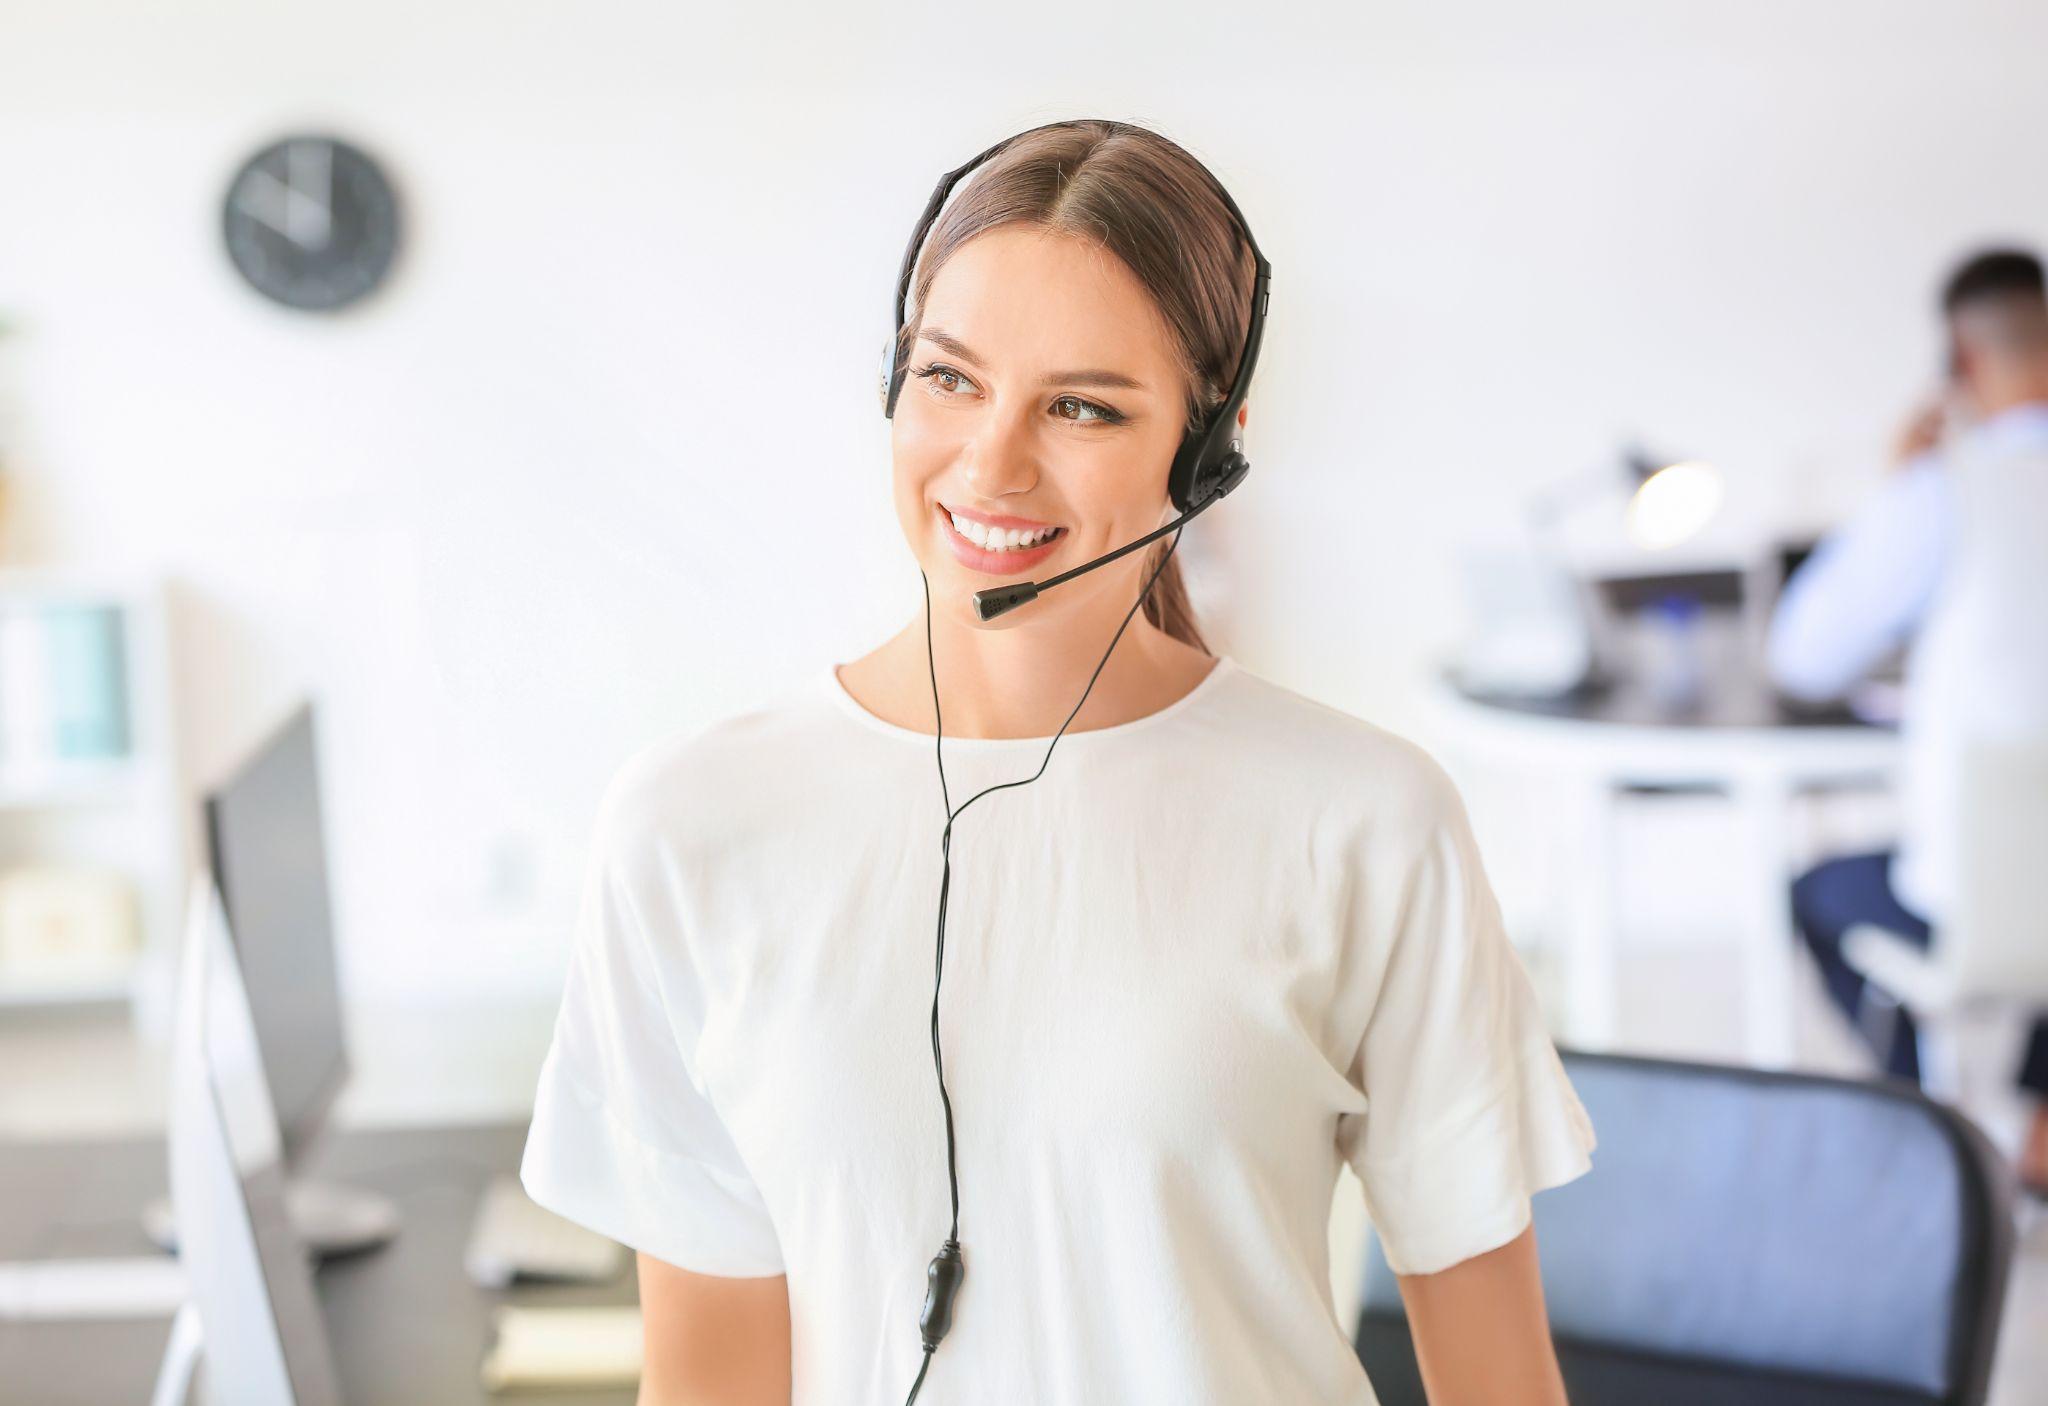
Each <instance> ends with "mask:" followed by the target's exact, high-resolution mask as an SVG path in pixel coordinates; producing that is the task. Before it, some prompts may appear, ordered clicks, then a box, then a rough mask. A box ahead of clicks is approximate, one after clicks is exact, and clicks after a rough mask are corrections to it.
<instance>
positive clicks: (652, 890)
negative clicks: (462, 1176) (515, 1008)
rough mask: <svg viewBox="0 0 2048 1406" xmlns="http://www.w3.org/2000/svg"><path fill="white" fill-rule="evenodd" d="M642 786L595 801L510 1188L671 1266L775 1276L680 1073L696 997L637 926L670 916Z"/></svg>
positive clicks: (665, 938)
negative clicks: (555, 1010) (558, 999)
mask: <svg viewBox="0 0 2048 1406" xmlns="http://www.w3.org/2000/svg"><path fill="white" fill-rule="evenodd" d="M639 789H640V788H639V787H638V786H636V784H635V778H634V776H633V769H632V768H631V767H630V766H629V767H628V768H626V769H624V770H622V771H621V773H620V775H619V777H617V778H615V779H614V781H613V783H612V785H611V787H610V788H609V789H608V790H607V792H606V794H605V798H604V801H603V802H602V804H601V805H600V807H599V814H598V821H597V825H596V827H595V833H594V835H593V840H592V845H591V851H590V856H589V860H588V865H587V868H586V870H585V875H584V881H583V887H582V893H581V898H580V902H579V906H578V911H577V917H576V928H575V934H574V940H573V950H572V954H571V957H570V963H569V971H568V978H567V982H566V985H565V987H564V989H563V995H562V1005H561V1010H560V1012H559V1014H558V1015H557V1017H556V1020H555V1031H554V1039H553V1042H552V1044H551V1045H550V1046H549V1049H548V1053H547V1056H546V1059H545V1060H544V1061H543V1063H542V1066H541V1073H540V1082H539V1086H538V1088H537V1089H536V1091H535V1094H534V1109H533V1122H532V1125H531V1127H530V1128H529V1130H528V1132H527V1135H526V1149H525V1152H524V1154H523V1156H522V1159H521V1162H520V1169H519V1176H520V1181H521V1183H522V1184H523V1185H524V1186H525V1188H526V1192H527V1194H528V1195H529V1196H531V1197H532V1198H533V1199H534V1200H535V1201H536V1202H538V1203H539V1204H540V1205H542V1206H545V1207H547V1208H548V1209H549V1210H551V1211H554V1212H555V1213H557V1214H558V1215H561V1216H565V1217H567V1218H568V1219H570V1220H572V1221H576V1222H578V1223H579V1224H581V1225H585V1226H588V1227H589V1228H590V1229H592V1230H595V1231H597V1232H598V1233H600V1234H602V1235H606V1236H609V1237H611V1238H612V1239H614V1240H617V1241H618V1242H619V1243H621V1244H623V1245H628V1246H631V1247H632V1248H634V1249H636V1250H643V1251H645V1252H646V1253H648V1254H650V1255H652V1256H654V1257H655V1258H657V1259H660V1260H665V1261H667V1262H668V1263H670V1264H673V1265H676V1266H678V1267H680V1268H683V1269H689V1270H694V1271H696V1272H698V1273H701V1274H718V1275H726V1276H733V1277H752V1276H762V1275H773V1274H780V1273H782V1272H783V1261H782V1253H781V1246H780V1242H779V1241H778V1240H777V1238H776V1232H775V1227H774V1224H773V1222H772V1221H771V1219H770V1217H769V1214H768V1208H767V1206H766V1205H765V1203H764V1202H763V1200H762V1198H761V1194H760V1191H759V1190H758V1189H757V1188H756V1186H755V1184H754V1181H753V1178H752V1176H751V1175H750V1174H749V1172H748V1169H747V1167H746V1164H745V1163H744V1161H743V1160H742V1159H741V1156H740V1152H739V1149H738V1148H737V1147H736V1146H735V1145H734V1143H733V1140H732V1138H731V1136H730V1135H729V1134H728V1133H727V1131H726V1128H725V1125H724V1124H723V1122H722V1121H721V1120H720V1118H719V1115H718V1112H717V1110H716V1109H715V1108H714V1107H713V1106H712V1103H711V1100H710V1098H709V1097H708V1096H707V1094H706V1093H705V1090H704V1087H703V1085H702V1083H701V1081H700V1079H699V1078H698V1076H697V1074H696V1073H695V1071H694V1070H693V1068H692V1066H691V1060H692V1057H693V1055H694V1049H695V1037H696V1032H697V1029H698V1027H699V1025H700V1022H701V1003H700V1001H699V999H698V996H697V993H696V992H695V990H694V982H692V981H691V980H690V978H689V970H690V968H689V964H688V962H687V960H686V959H685V958H684V957H683V955H682V953H683V947H682V943H681V934H680V933H676V932H672V931H663V932H660V933H658V934H657V933H654V932H650V931H649V930H648V925H647V924H646V923H645V922H643V916H644V915H646V914H648V913H650V912H662V911H667V910H666V907H665V906H662V905H657V904H655V903H654V902H653V897H654V895H656V894H657V893H658V892H659V889H658V887H657V886H658V885H659V884H661V883H664V882H669V881H672V880H671V879H670V878H669V877H668V876H667V871H666V868H665V866H664V865H663V864H662V862H661V857H660V855H659V852H658V849H657V847H656V845H657V841H658V829H657V827H656V826H655V825H654V824H653V823H652V819H653V817H652V816H651V815H650V814H649V811H648V809H647V806H646V804H645V803H644V801H643V800H642V798H641V797H640V795H639V794H638V792H639ZM657 941H659V942H660V943H661V944H663V946H662V947H657V946H656V942H657ZM658 955H659V956H660V957H662V958H665V959H666V960H657V956H658Z"/></svg>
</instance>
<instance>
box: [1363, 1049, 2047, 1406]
mask: <svg viewBox="0 0 2048 1406" xmlns="http://www.w3.org/2000/svg"><path fill="white" fill-rule="evenodd" d="M1562 1054H1563V1058H1564V1063H1565V1067H1566V1069H1567V1071H1568V1072H1569V1073H1570V1075H1571V1078H1572V1083H1573V1085H1574V1087H1576V1088H1577V1090H1578V1093H1579V1097H1580V1099H1581V1100H1582V1101H1583V1102H1584V1103H1585V1105H1586V1108H1587V1111H1588V1112H1589V1113H1590V1114H1591V1116H1592V1119H1593V1125H1594V1127H1595V1128H1596V1129H1598V1131H1599V1134H1600V1147H1599V1150H1598V1151H1596V1152H1595V1153H1594V1154H1593V1169H1592V1170H1591V1171H1590V1172H1588V1173H1587V1174H1586V1175H1584V1176H1582V1177H1580V1178H1579V1179H1578V1180H1576V1181H1572V1182H1567V1183H1566V1184H1565V1185H1563V1186H1560V1187H1556V1188H1553V1189H1551V1190H1548V1191H1545V1192H1543V1193H1542V1194H1541V1195H1539V1196H1537V1197H1535V1198H1534V1202H1533V1208H1534V1209H1533V1214H1534V1218H1535V1225H1536V1240H1537V1246H1538V1249H1539V1251H1540V1253H1541V1256H1542V1261H1543V1292H1544V1298H1545V1301H1546V1305H1547V1307H1548V1309H1549V1313H1550V1325H1551V1331H1552V1334H1553V1338H1554V1340H1555V1342H1556V1344H1557V1352H1558V1361H1559V1364H1560V1366H1561V1367H1562V1369H1563V1372H1564V1380H1565V1386H1566V1390H1567V1393H1568V1395H1569V1397H1570V1399H1571V1402H1572V1406H1644V1403H1656V1406H1723V1403H1727V1406H1735V1403H1740V1406H1880V1404H1881V1406H1908V1403H1912V1404H1913V1406H1975V1404H1976V1403H1981V1402H1982V1401H1983V1400H1984V1394H1985V1385H1986V1381H1987V1379H1988V1377H1989V1374H1990V1366H1991V1355H1992V1348H1993V1345H1994V1344H1995V1342H1996V1340H1997V1334H1998V1321H1999V1312H2000V1309H2001V1307H2002V1304H2003V1302H2004V1297H2005V1284H2006V1276H2007V1273H2008V1271H2009V1269H2010V1265H2011V1259H2012V1250H2013V1231H2012V1209H2011V1207H2012V1196H2013V1190H2012V1186H2011V1183H2010V1181H2009V1180H2008V1173H2007V1170H2006V1168H2005V1166H2004V1164H2003V1162H2002V1161H2001V1159H2000V1158H1999V1157H1998V1155H1997V1154H1996V1152H1995V1151H1994V1150H1993V1148H1992V1147H1991V1145H1990V1143H1989V1141H1988V1140H1987V1139H1986V1138H1985V1137H1984V1135H1983V1134H1982V1133H1981V1132H1980V1131H1979V1130H1978V1129H1977V1128H1976V1126H1975V1125H1974V1124H1972V1123H1970V1122H1969V1120H1967V1119H1966V1118H1964V1117H1963V1116H1962V1115H1961V1114H1959V1113H1957V1112H1955V1111H1954V1110H1953V1109H1951V1108H1949V1107H1947V1106H1945V1105H1943V1104H1940V1103H1937V1102H1935V1101H1933V1100H1931V1099H1929V1098H1926V1097H1925V1096H1923V1095H1922V1094H1920V1093H1919V1092H1918V1091H1917V1090H1915V1089H1913V1088H1911V1087H1910V1086H1908V1085H1905V1084H1903V1083H1899V1082H1897V1081H1888V1082H1876V1081H1870V1082H1865V1081H1858V1080H1853V1079H1842V1078H1834V1077H1829V1076H1824V1075H1814V1074H1791V1073H1781V1072H1777V1071H1769V1070H1756V1069H1747V1068H1737V1067H1733V1066H1721V1065H1710V1064H1694V1063H1686V1062H1682V1061H1677V1060H1664V1059H1650V1058H1642V1057H1635V1056H1623V1055H1594V1054H1582V1053H1577V1052H1572V1051H1564V1052H1562ZM1354 1343H1355V1345H1356V1347H1357V1349H1358V1355H1359V1358H1360V1360H1361V1361H1362V1362H1363V1363H1364V1364H1365V1368H1366V1372H1367V1373H1368V1375H1369V1376H1370V1377H1371V1378H1372V1382H1373V1386H1374V1389H1375V1390H1376V1391H1377V1393H1378V1395H1379V1399H1380V1401H1381V1402H1382V1403H1383V1406H1410V1403H1412V1404H1413V1406H1424V1402H1425V1398H1424V1395H1423V1390H1422V1382H1421V1378H1420V1374H1419V1372H1418V1370H1417V1367H1416V1362H1415V1353H1414V1346H1413V1343H1412V1341H1411V1340H1410V1338H1409V1334H1408V1324H1407V1318H1406V1314H1405V1312H1404V1310H1403V1306H1402V1303H1401V1298H1400V1293H1399V1289H1398V1286H1397V1284H1396V1282H1395V1279H1394V1275H1393V1272H1392V1270H1391V1269H1389V1268H1388V1266H1387V1262H1386V1258H1385V1256H1384V1254H1383V1253H1382V1251H1381V1249H1380V1246H1379V1244H1378V1241H1377V1237H1374V1238H1373V1240H1372V1243H1370V1244H1369V1245H1368V1248H1367V1254H1366V1269H1365V1285H1364V1293H1363V1295H1362V1297H1361V1301H1360V1310H1359V1316H1358V1324H1357V1329H1356V1333H1355V1336H1354Z"/></svg>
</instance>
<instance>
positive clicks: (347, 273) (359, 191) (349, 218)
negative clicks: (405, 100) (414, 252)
mask: <svg viewBox="0 0 2048 1406" xmlns="http://www.w3.org/2000/svg"><path fill="white" fill-rule="evenodd" d="M221 233H222V236H223V237H224V238H225V239H226V241H227V246H228V257H229V258H230V259H232V260H233V261H234V265H235V268H236V269H237V270H239V271H240V273H241V275H242V277H243V278H245V279H247V280H248V281H249V284H250V286H251V287H253V288H255V289H256V291H257V292H259V293H262V294H263V295H264V296H265V297H268V298H272V299H275V300H276V301H277V302H280V303H283V304H284V305H285V306H287V307H293V308H303V309H308V310H327V309H332V308H339V307H344V306H346V305H348V304H349V303H352V302H354V301H356V300H357V299H358V298H361V297H362V296H363V295H364V294H366V293H368V292H370V291H371V290H372V289H374V288H375V287H376V286H377V285H378V284H379V283H381V282H382V281H383V279H384V275H385V274H386V273H387V272H388V271H389V269H390V267H391V261H392V258H393V256H394V255H395V254H396V253H397V252H398V197H397V194H396V192H395V191H393V189H392V186H391V182H390V180H389V179H388V178H387V177H386V176H385V175H384V173H383V171H381V170H380V169H379V168H378V166H377V163H376V162H374V161H372V160H371V159H370V158H369V157H368V156H367V155H365V154H364V153H363V152H361V151H360V150H358V149H357V148H355V147H353V146H350V145H349V144H348V143H347V142H343V141H339V140H337V139H335V138H333V137H327V136H319V135H304V136H295V137H287V138H285V139H284V140H282V141H278V142H273V143H272V144H271V145H269V146H267V147H265V148H263V150H261V151H259V152H257V153H256V154H255V155H254V156H252V157H250V158H249V159H248V160H247V161H246V162H244V163H243V164H242V167H241V169H240V170H238V171H237V172H235V177H234V179H233V180H232V181H230V182H229V183H228V191H227V196H226V198H225V199H224V200H223V201H222V205H221Z"/></svg>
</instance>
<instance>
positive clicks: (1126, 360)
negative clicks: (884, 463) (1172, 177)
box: [891, 225, 1186, 628]
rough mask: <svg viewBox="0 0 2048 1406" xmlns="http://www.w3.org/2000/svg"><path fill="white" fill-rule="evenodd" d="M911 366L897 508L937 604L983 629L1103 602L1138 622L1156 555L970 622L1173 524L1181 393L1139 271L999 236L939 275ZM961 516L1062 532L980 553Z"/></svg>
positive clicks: (1049, 238)
mask: <svg viewBox="0 0 2048 1406" xmlns="http://www.w3.org/2000/svg"><path fill="white" fill-rule="evenodd" d="M908 365H909V370H908V373H907V374H906V375H905V376H904V379H903V389H902V392H901V394H900V395H899V396H898V398H897V402H896V414H895V418H894V419H893V420H892V422H891V424H892V427H893V429H892V449H893V457H894V464H895V475H894V478H895V486H894V491H895V498H896V512H897V516H898V518H899V520H900V521H901V523H902V526H903V532H904V536H905V537H906V538H907V539H908V540H909V542H910V548H911V550H912V551H913V552H914V553H915V554H916V556H917V559H918V564H919V565H920V566H921V567H923V568H924V573H925V576H926V577H927V578H928V579H929V580H930V582H931V587H932V596H933V608H934V610H935V611H944V612H945V613H946V614H948V615H950V616H952V617H953V618H955V619H959V620H963V621H966V622H968V623H970V624H973V625H976V626H979V627H981V628H998V627H1007V626H1009V625H1011V624H1013V623H1019V622H1021V621H1023V620H1028V619H1032V618H1038V619H1043V618H1045V616H1046V614H1047V613H1048V612H1049V611H1050V612H1053V613H1056V614H1059V615H1061V616H1066V617H1069V618H1071V615H1072V613H1073V612H1074V611H1076V610H1085V609H1087V608H1088V604H1089V602H1091V601H1094V600H1098V599H1107V598H1114V599H1117V600H1120V601H1121V605H1120V606H1119V608H1118V614H1121V613H1122V612H1123V611H1125V610H1128V609H1129V608H1130V607H1131V606H1132V605H1133V604H1134V603H1135V602H1136V600H1137V595H1138V591H1139V590H1140V589H1141V588H1142V586H1143V584H1144V582H1143V576H1142V574H1141V572H1142V569H1143V563H1144V559H1145V557H1146V555H1147V553H1145V552H1143V551H1138V552H1132V553H1130V554H1129V555H1128V556H1126V557H1122V558H1119V559H1118V560H1117V561H1115V562H1113V563H1111V564H1110V565H1108V566H1105V567H1102V568H1101V569H1099V570H1097V571H1092V572H1089V573H1088V574H1087V575H1085V576H1080V577H1077V578H1075V580H1073V581H1072V582H1070V583H1068V584H1066V585H1063V586H1062V587H1060V588H1059V590H1057V591H1055V592H1051V593H1049V594H1048V595H1047V596H1046V597H1045V598H1044V600H1043V601H1042V602H1033V603H1032V604H1030V605H1026V606H1024V607H1021V608H1020V609H1018V610H1015V611H1012V612H1010V613H1009V614H1007V615H1002V616H998V617H997V618H996V619H995V620H991V621H987V622H983V621H981V620H980V619H979V617H977V616H976V615H975V614H974V609H973V603H972V596H973V593H974V592H975V591H979V590H986V589H988V588H989V587H991V586H995V585H999V584H1001V583H1004V582H1009V581H1019V580H1026V579H1029V580H1042V579H1044V578H1045V577H1047V576H1051V575H1056V574H1057V573H1059V572H1061V571H1064V570H1066V569H1068V568H1069V567H1073V566H1077V565H1079V564H1080V563H1082V562H1084V561H1087V560H1090V559H1091V558H1094V557H1097V556H1100V555H1102V554H1103V553H1104V552H1107V551H1112V550H1114V549H1115V548H1117V547H1120V546H1122V545H1124V544H1125V543H1126V542H1129V541H1131V540H1132V539H1133V538H1137V537H1142V536H1144V535H1145V534H1146V533H1147V532H1150V531H1151V530H1152V529H1154V528H1155V527H1158V526H1159V525H1160V524H1161V523H1162V522H1164V521H1165V520H1166V515H1167V509H1168V503H1167V496H1166V477H1167V472H1168V470H1169V469H1170V468H1171V467H1172V463H1173V455H1174V451H1175V450H1176V449H1178V448H1179V446H1180V440H1181V429H1182V424H1183V420H1184V417H1185V414H1186V387H1185V382H1184V381H1183V379H1182V373H1181V371H1180V369H1179V365H1178V363H1177V360H1176V358H1175V356H1174V353H1173V344H1172V339H1171V335H1170V333H1169V332H1168V330H1167V327H1166V323H1165V320H1164V318H1163V317H1162V316H1161V315H1160V313H1159V310H1158V308H1157V307H1156V306H1155V305H1154V304H1153V303H1152V300H1151V298H1150V297H1149V296H1148V295H1147V294H1146V292H1145V290H1144V288H1143V287H1142V286H1141V285H1140V284H1139V282H1138V280H1137V278H1136V276H1135V275H1134V274H1132V273H1131V271H1130V270H1129V269H1128V268H1126V267H1125V266H1124V265H1123V263H1122V262H1121V261H1120V260H1118V259H1117V258H1116V257H1115V256H1114V255H1112V254H1110V253H1108V252H1107V251H1105V250H1103V249H1101V248H1100V247H1099V246H1097V245H1095V244H1092V243H1090V242H1088V241H1086V240H1083V239H1079V238H1076V237H1074V236H1072V235H1066V234H1055V233H1050V232H1048V231H1045V230H1042V229H1038V228H1035V227H1028V226H1021V225H1010V226H1003V227H1000V228H997V229H993V230H989V231H987V232H986V233H983V234H980V235H977V236H975V238H973V239H971V240H969V241H968V242H967V243H966V244H964V245H962V246H961V247H960V248H959V249H956V250H955V251H954V252H953V255H952V257H950V258H949V259H947V260H946V262H945V264H944V265H943V266H942V267H941V268H940V270H939V272H938V274H937V275H936V276H935V277H934V278H933V280H932V286H931V290H930V292H929V294H928V295H927V298H926V307H925V309H924V317H923V322H922V325H921V326H920V328H919V332H918V337H917V340H916V341H915V342H914V343H912V344H911V347H910V351H909V363H908ZM953 514H958V515H959V516H960V517H961V518H962V519H971V520H974V521H977V522H981V523H986V524H990V530H991V531H994V530H1003V531H1005V532H1007V531H1008V530H1009V529H1012V528H1018V529H1024V530H1027V531H1028V530H1030V529H1032V528H1043V527H1050V528H1054V529H1056V532H1055V535H1054V536H1053V538H1052V540H1051V541H1050V542H1049V543H1046V544H1045V545H1040V546H1025V547H1019V548H1013V547H1010V546H1009V542H1010V540H1011V539H1010V538H1009V537H1008V536H1005V537H1003V538H1002V539H1001V540H988V539H984V540H983V541H979V542H978V541H976V540H974V538H973V536H972V535H967V536H963V535H962V534H961V533H960V532H959V530H958V529H957V528H956V527H955V525H954V522H953V517H952V515H953ZM1103 592H1108V593H1109V597H1104V596H1103V595H1102V593H1103Z"/></svg>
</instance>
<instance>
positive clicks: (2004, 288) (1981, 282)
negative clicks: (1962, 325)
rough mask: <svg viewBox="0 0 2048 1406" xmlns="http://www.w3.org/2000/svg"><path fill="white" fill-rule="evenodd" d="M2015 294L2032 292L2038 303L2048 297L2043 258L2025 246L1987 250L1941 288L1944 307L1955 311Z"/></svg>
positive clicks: (1958, 269)
mask: <svg viewBox="0 0 2048 1406" xmlns="http://www.w3.org/2000/svg"><path fill="white" fill-rule="evenodd" d="M2015 295H2030V296H2031V298H2032V299H2033V300H2034V301H2036V302H2041V301H2044V300H2048V288H2044V284H2043V280H2042V277H2041V261H2040V260H2039V259H2038V258H2036V257H2035V256H2034V255H2033V254H2031V253H2029V252H2028V251H2027V250H2025V249H1986V250H1984V251H1983V252H1982V253H1979V254H1976V255H1973V256H1972V257H1970V258H1969V259H1967V260H1965V261H1964V262H1963V263H1962V265H1961V266H1960V267H1958V268H1957V269H1956V271H1955V272H1954V273H1952V274H1950V275H1949V279H1948V283H1947V284H1946V285H1945V286H1944V287H1943V288H1942V290H1941V310H1942V312H1944V313H1953V312H1954V311H1955V310H1956V309H1957V308H1959V307H1962V306H1963V305H1964V304H1966V303H1976V302H1981V301H1984V300H1986V299H1990V298H1999V299H2005V298H2011V297H2014V296H2015Z"/></svg>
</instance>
